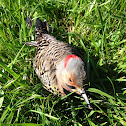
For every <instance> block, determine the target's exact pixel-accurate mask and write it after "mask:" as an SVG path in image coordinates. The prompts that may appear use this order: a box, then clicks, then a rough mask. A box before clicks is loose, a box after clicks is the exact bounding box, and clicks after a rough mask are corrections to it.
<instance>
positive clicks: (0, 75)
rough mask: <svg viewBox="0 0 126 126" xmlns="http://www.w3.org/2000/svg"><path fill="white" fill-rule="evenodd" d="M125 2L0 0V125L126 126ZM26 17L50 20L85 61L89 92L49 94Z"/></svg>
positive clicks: (53, 31)
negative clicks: (38, 71)
mask: <svg viewBox="0 0 126 126" xmlns="http://www.w3.org/2000/svg"><path fill="white" fill-rule="evenodd" d="M125 7H126V1H125V0H120V1H118V0H110V1H103V0H102V1H100V0H94V1H90V0H83V1H82V0H80V1H77V0H72V1H69V0H64V1H60V0H36V1H35V0H29V1H20V0H19V1H18V2H17V1H16V0H6V1H5V0H1V1H0V12H1V13H0V126H8V125H11V126H13V125H14V126H19V125H20V126H34V125H38V126H43V125H58V126H61V125H65V126H67V125H74V126H88V125H90V126H95V125H97V126H104V125H105V126H122V125H123V126H124V125H126V12H125V11H126V8H125ZM27 16H32V17H35V18H36V17H39V18H40V19H41V20H42V21H43V20H45V19H46V20H47V21H48V24H49V26H50V29H51V34H52V35H53V36H55V37H56V38H57V39H58V40H61V41H64V42H67V43H69V44H72V45H73V46H75V48H77V49H79V50H80V52H81V54H82V55H83V57H84V58H85V59H86V62H85V64H86V66H87V75H88V83H87V84H85V87H86V92H87V94H88V97H90V102H91V106H92V107H93V110H92V111H90V110H88V109H87V108H86V103H85V102H84V101H83V99H82V98H81V97H78V96H69V97H67V98H59V97H58V96H54V95H53V94H51V93H49V92H47V91H46V90H45V89H44V88H43V85H42V83H41V82H40V80H39V79H38V77H37V76H36V74H35V73H34V70H33V66H32V65H33V58H34V57H35V47H29V46H26V45H22V42H24V41H27V42H28V41H30V32H31V31H30V30H29V29H28V28H27V26H26V24H25V20H26V17H27Z"/></svg>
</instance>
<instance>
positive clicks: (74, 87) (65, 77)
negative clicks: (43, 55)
mask: <svg viewBox="0 0 126 126" xmlns="http://www.w3.org/2000/svg"><path fill="white" fill-rule="evenodd" d="M56 75H57V80H58V83H59V86H60V87H59V88H60V89H61V92H63V93H64V94H67V92H73V91H75V92H76V93H77V94H79V95H82V97H83V98H84V99H85V101H86V102H87V104H88V105H89V108H90V103H89V101H88V98H87V96H86V94H85V91H84V89H83V83H84V80H85V79H86V71H85V69H84V62H83V61H82V59H81V58H80V57H78V56H76V55H68V56H67V57H65V58H64V59H63V60H62V61H61V62H60V63H59V65H58V67H57V71H56Z"/></svg>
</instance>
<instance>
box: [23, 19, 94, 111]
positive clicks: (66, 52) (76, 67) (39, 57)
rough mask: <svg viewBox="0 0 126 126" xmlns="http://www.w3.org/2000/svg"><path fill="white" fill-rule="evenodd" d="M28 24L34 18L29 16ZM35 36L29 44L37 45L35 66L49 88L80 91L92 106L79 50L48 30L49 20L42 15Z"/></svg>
mask: <svg viewBox="0 0 126 126" xmlns="http://www.w3.org/2000/svg"><path fill="white" fill-rule="evenodd" d="M26 24H27V25H29V26H30V27H31V26H32V24H33V20H32V19H31V18H27V20H26ZM35 30H36V40H35V41H31V42H26V43H25V44H26V45H30V46H36V56H35V58H34V62H33V67H34V70H35V72H36V74H37V75H38V77H39V78H40V80H41V82H42V83H43V84H44V88H45V89H46V90H48V91H49V92H52V93H54V94H58V95H59V96H65V95H67V94H68V93H70V92H75V93H77V94H79V95H81V96H82V97H83V98H84V100H85V101H86V103H87V104H88V108H89V109H92V107H91V106H90V103H89V100H88V98H87V95H86V93H85V91H84V88H83V82H84V80H85V79H86V72H85V68H84V62H83V61H82V59H81V58H80V57H79V55H78V53H77V51H76V50H75V49H74V48H73V47H72V46H71V45H69V44H67V43H64V42H61V41H59V40H57V39H56V38H55V37H53V36H51V35H50V34H48V33H49V27H48V24H47V22H46V21H44V22H42V21H41V20H40V19H39V18H37V19H36V22H35Z"/></svg>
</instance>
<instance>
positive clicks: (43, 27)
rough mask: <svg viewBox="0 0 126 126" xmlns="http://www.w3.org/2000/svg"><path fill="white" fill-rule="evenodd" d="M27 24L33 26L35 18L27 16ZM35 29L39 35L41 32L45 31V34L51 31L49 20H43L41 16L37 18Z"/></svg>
mask: <svg viewBox="0 0 126 126" xmlns="http://www.w3.org/2000/svg"><path fill="white" fill-rule="evenodd" d="M26 24H27V26H29V27H30V28H31V27H32V25H33V19H32V18H29V17H27V19H26ZM35 30H36V35H37V36H38V35H39V34H41V33H44V34H49V33H50V29H49V25H48V22H47V21H43V22H42V21H41V20H40V19H39V18H37V19H36V21H35Z"/></svg>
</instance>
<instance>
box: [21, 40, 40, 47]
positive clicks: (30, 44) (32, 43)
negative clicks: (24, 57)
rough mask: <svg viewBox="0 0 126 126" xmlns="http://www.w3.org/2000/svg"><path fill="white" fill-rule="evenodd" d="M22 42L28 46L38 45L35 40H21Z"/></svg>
mask: <svg viewBox="0 0 126 126" xmlns="http://www.w3.org/2000/svg"><path fill="white" fill-rule="evenodd" d="M22 44H26V45H29V46H38V44H37V42H36V41H31V42H22Z"/></svg>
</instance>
